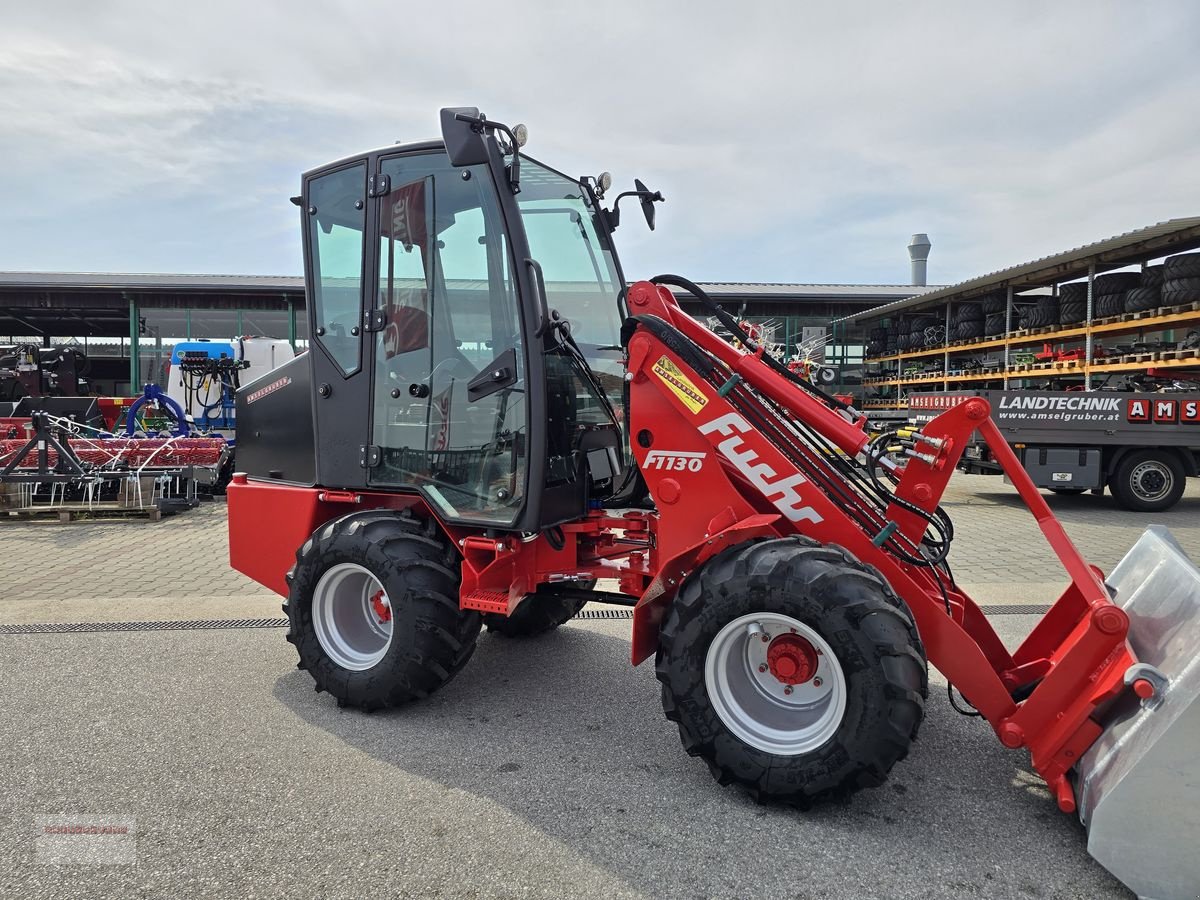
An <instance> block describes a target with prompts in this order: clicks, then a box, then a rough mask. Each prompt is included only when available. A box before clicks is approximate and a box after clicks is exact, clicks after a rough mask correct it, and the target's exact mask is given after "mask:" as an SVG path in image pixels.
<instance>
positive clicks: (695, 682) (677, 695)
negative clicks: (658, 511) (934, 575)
mask: <svg viewBox="0 0 1200 900" xmlns="http://www.w3.org/2000/svg"><path fill="white" fill-rule="evenodd" d="M655 669H656V673H657V676H658V680H659V681H660V682H662V703H663V709H664V711H665V712H666V715H667V718H668V719H670V720H671V721H673V722H676V723H677V724H678V726H679V735H680V738H681V740H682V741H683V746H684V749H686V750H687V752H688V753H689V754H691V755H692V756H700V757H702V758H703V759H704V760H705V761H706V762H707V763H708V767H709V769H710V770H711V771H712V773H713V775H714V776H715V777H716V778H717V780H718V781H719V782H720V783H721V784H729V783H730V782H734V783H737V784H739V785H741V786H743V787H744V788H747V789H748V790H749V791H750V792H751V793H752V794H754V795H755V796H756V797H757V798H758V799H759V800H765V799H768V798H770V799H776V800H782V801H785V802H789V803H793V804H795V805H797V806H800V807H807V806H809V805H811V804H812V803H814V802H819V801H822V800H826V799H830V798H835V797H839V796H843V795H848V794H850V793H853V792H854V791H857V790H859V789H860V788H865V787H876V786H878V785H880V784H882V783H883V781H884V780H885V779H886V777H887V774H888V772H889V771H890V770H891V768H892V766H893V765H895V764H896V763H897V762H899V761H900V760H901V759H903V758H904V757H905V756H906V755H907V754H908V750H909V746H910V745H911V744H912V741H913V740H914V739H915V738H916V736H917V729H918V727H919V726H920V724H921V719H922V717H923V715H924V710H925V697H926V696H927V693H928V671H927V665H926V662H925V651H924V648H923V647H922V645H921V640H920V637H919V636H918V635H917V629H916V626H915V625H914V623H913V619H912V616H911V614H910V613H909V611H908V608H907V607H906V606H905V605H904V603H903V601H901V600H900V598H899V597H897V596H896V595H895V593H894V592H893V591H892V590H891V588H890V587H888V585H887V583H886V582H885V581H884V580H883V578H882V577H880V575H879V574H878V572H876V571H875V570H874V569H872V568H870V567H869V566H865V565H863V564H862V563H860V562H858V561H857V560H855V559H854V558H853V557H852V556H850V554H848V553H847V552H846V551H845V550H843V549H842V548H840V547H837V546H833V545H830V546H822V545H820V544H817V543H815V542H813V541H811V540H809V539H807V538H801V537H788V538H778V539H774V540H766V541H757V542H751V543H746V544H742V545H740V546H737V547H732V548H730V549H729V550H726V551H725V552H724V553H721V554H720V555H719V556H716V557H714V558H713V559H711V560H710V561H708V562H707V563H705V564H704V566H703V567H702V568H700V569H699V570H697V571H696V572H694V573H693V574H692V575H691V576H689V577H688V579H687V580H686V581H685V582H684V583H683V585H682V587H681V588H680V590H679V593H678V595H677V596H676V598H675V600H674V602H673V603H672V604H671V607H670V610H669V611H668V613H667V617H666V621H665V622H664V624H663V627H662V631H661V634H660V637H659V648H658V655H657V657H656V662H655Z"/></svg>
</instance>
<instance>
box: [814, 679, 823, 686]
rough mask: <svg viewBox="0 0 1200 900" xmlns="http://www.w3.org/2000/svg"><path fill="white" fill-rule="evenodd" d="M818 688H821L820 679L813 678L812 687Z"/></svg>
mask: <svg viewBox="0 0 1200 900" xmlns="http://www.w3.org/2000/svg"><path fill="white" fill-rule="evenodd" d="M820 686H821V679H820V678H814V679H813V687H820Z"/></svg>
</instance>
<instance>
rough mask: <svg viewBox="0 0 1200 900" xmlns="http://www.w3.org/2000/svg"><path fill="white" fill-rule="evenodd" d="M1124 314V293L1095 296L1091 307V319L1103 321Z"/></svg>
mask: <svg viewBox="0 0 1200 900" xmlns="http://www.w3.org/2000/svg"><path fill="white" fill-rule="evenodd" d="M1123 312H1125V292H1124V291H1122V292H1121V293H1119V294H1097V295H1096V297H1095V298H1094V301H1093V305H1092V318H1093V319H1103V318H1107V317H1108V316H1119V315H1120V314H1121V313H1123Z"/></svg>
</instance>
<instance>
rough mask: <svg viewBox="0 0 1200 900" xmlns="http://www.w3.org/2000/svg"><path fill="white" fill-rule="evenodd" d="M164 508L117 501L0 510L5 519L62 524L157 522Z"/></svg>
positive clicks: (2, 517)
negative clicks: (106, 520) (51, 521)
mask: <svg viewBox="0 0 1200 900" xmlns="http://www.w3.org/2000/svg"><path fill="white" fill-rule="evenodd" d="M161 518H162V510H160V509H159V508H158V507H157V506H117V505H116V504H115V503H94V504H92V505H91V506H88V505H87V504H86V503H79V504H67V505H63V506H23V507H17V508H12V509H3V510H0V521H4V520H5V519H57V520H58V521H59V523H60V524H63V525H66V524H68V523H70V522H78V521H85V520H95V519H114V520H115V519H149V520H150V521H151V522H157V521H159V520H160V519H161Z"/></svg>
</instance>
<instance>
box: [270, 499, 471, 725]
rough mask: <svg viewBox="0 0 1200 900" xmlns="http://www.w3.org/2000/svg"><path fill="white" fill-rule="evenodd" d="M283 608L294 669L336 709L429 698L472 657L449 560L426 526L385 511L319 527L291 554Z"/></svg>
mask: <svg viewBox="0 0 1200 900" xmlns="http://www.w3.org/2000/svg"><path fill="white" fill-rule="evenodd" d="M288 580H289V582H290V585H291V588H290V591H289V593H288V602H287V603H286V604H284V607H283V609H284V612H286V613H287V617H288V622H289V625H290V627H289V629H288V634H287V639H288V641H290V642H291V643H292V644H294V645H295V646H296V651H297V652H298V653H299V654H300V666H299V667H300V668H301V669H306V670H307V671H308V673H309V674H310V675H311V676H312V677H313V680H314V681H315V682H316V690H317V691H328V692H329V693H330V694H332V695H333V696H334V697H335V698H336V699H337V701H338V705H339V706H355V707H358V708H360V709H363V710H366V711H367V712H371V711H373V710H376V709H383V708H386V707H393V706H399V705H401V704H403V703H407V702H409V701H411V700H417V699H421V698H423V697H426V696H428V695H429V694H431V693H433V692H434V691H435V690H437V689H438V688H440V687H441V686H442V685H444V684H446V683H447V682H448V681H450V679H452V678H453V677H454V676H455V675H457V674H458V672H459V670H460V669H462V667H463V666H464V665H466V663H467V660H469V659H470V658H471V654H472V653H474V652H475V639H476V638H477V637H478V636H479V628H480V616H479V613H477V612H474V611H471V610H462V609H459V604H458V592H459V572H458V559H457V554H456V553H455V552H454V549H453V547H452V545H451V544H450V543H449V542H448V541H447V540H446V538H445V537H444V535H443V534H442V532H441V530H440V529H439V528H438V527H437V524H436V523H435V522H433V521H432V520H429V521H424V522H423V521H421V520H420V519H416V518H414V517H412V516H406V515H402V514H399V513H396V512H393V511H391V510H368V511H365V512H359V513H351V514H350V515H348V516H343V517H342V518H340V519H335V520H333V521H332V522H328V523H327V524H325V525H323V526H321V528H320V529H318V530H317V531H316V532H315V533H314V534H313V536H312V537H310V538H309V539H308V540H307V541H306V542H305V544H304V546H303V547H301V548H300V549H299V550H298V551H297V553H296V565H295V566H293V568H292V571H291V572H290V573H289V578H288Z"/></svg>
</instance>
